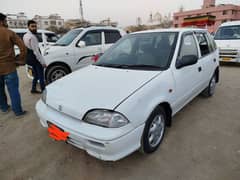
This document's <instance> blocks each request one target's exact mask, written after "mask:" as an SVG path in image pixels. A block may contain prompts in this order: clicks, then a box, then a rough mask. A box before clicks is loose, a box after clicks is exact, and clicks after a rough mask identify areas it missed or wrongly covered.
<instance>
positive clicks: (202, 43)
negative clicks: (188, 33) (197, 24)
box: [196, 33, 212, 56]
mask: <svg viewBox="0 0 240 180" xmlns="http://www.w3.org/2000/svg"><path fill="white" fill-rule="evenodd" d="M196 36H197V40H198V44H199V47H200V51H201V55H202V56H206V55H207V54H209V53H210V52H211V51H212V48H210V46H209V43H208V42H209V41H208V38H207V36H206V33H196Z"/></svg>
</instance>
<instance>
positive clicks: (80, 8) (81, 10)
mask: <svg viewBox="0 0 240 180" xmlns="http://www.w3.org/2000/svg"><path fill="white" fill-rule="evenodd" d="M79 1H80V7H79V12H80V20H81V22H83V21H84V17H83V4H82V0H79Z"/></svg>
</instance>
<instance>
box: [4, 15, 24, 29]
mask: <svg viewBox="0 0 240 180" xmlns="http://www.w3.org/2000/svg"><path fill="white" fill-rule="evenodd" d="M27 21H28V18H27V16H26V15H25V13H23V12H20V13H18V14H7V23H8V27H9V28H27Z"/></svg>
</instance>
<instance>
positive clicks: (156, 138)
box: [148, 115, 165, 148]
mask: <svg viewBox="0 0 240 180" xmlns="http://www.w3.org/2000/svg"><path fill="white" fill-rule="evenodd" d="M164 128H165V121H164V117H163V116H162V115H157V116H156V117H155V118H154V120H153V121H152V123H151V125H150V130H149V133H148V141H149V144H150V146H151V147H153V148H154V147H156V146H157V145H158V144H159V142H160V141H161V139H162V137H163V133H164Z"/></svg>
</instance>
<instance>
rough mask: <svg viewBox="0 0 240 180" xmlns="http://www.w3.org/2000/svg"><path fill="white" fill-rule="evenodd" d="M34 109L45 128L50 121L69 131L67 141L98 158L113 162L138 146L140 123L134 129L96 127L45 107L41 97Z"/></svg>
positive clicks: (142, 126)
mask: <svg viewBox="0 0 240 180" xmlns="http://www.w3.org/2000/svg"><path fill="white" fill-rule="evenodd" d="M36 111H37V114H38V116H39V118H40V122H41V124H42V126H43V127H46V128H47V127H48V122H50V123H53V124H55V125H56V126H58V127H59V128H61V129H62V130H64V131H66V132H69V133H70V135H69V138H68V140H67V143H69V144H72V145H73V146H76V147H78V148H80V149H83V150H85V151H86V152H87V153H88V154H90V155H92V156H94V157H96V158H98V159H101V160H104V161H117V160H119V159H122V158H124V157H125V156H127V155H129V154H131V153H132V152H134V151H136V150H137V149H139V148H140V146H141V137H142V133H143V130H144V124H143V125H141V126H139V127H137V128H132V127H131V126H128V127H124V128H103V127H98V126H95V125H91V124H87V123H85V122H83V121H81V120H78V119H75V118H72V117H70V116H68V115H65V114H63V113H60V112H58V111H56V110H54V109H52V108H50V107H48V106H47V105H46V104H44V103H43V102H42V100H39V101H38V102H37V104H36ZM130 129H131V130H130Z"/></svg>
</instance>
